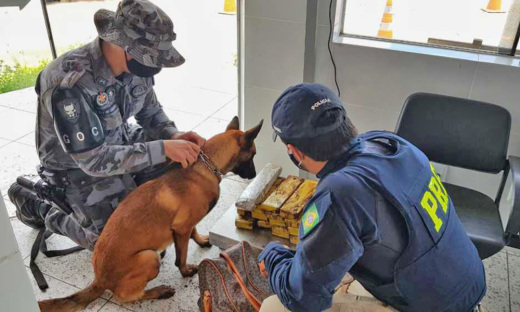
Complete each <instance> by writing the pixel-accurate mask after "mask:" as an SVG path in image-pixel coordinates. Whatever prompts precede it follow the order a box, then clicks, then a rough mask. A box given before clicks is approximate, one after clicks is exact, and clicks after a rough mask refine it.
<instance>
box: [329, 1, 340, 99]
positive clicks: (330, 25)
mask: <svg viewBox="0 0 520 312" xmlns="http://www.w3.org/2000/svg"><path fill="white" fill-rule="evenodd" d="M333 1H334V0H330V4H329V41H328V43H327V47H328V49H329V55H330V60H331V62H332V66H333V67H334V82H335V83H336V88H337V89H338V97H340V96H341V90H340V88H339V84H338V72H337V68H336V62H335V61H334V56H333V55H332V48H331V44H332V34H333V32H334V27H333V25H332V2H333Z"/></svg>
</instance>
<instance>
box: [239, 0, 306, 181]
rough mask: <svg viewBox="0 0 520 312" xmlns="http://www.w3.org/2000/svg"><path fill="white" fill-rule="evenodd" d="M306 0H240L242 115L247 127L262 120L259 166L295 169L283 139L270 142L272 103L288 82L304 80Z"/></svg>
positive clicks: (257, 159)
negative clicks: (271, 164)
mask: <svg viewBox="0 0 520 312" xmlns="http://www.w3.org/2000/svg"><path fill="white" fill-rule="evenodd" d="M306 7H307V6H306V1H305V0H282V1H280V0H245V1H244V0H242V1H241V12H242V17H241V18H242V19H243V29H242V32H243V44H242V48H241V54H242V57H243V64H241V65H242V68H243V78H244V80H243V86H242V87H243V90H242V92H243V93H242V106H243V109H242V110H241V111H242V112H243V116H242V118H243V119H244V124H245V127H246V128H249V127H252V126H254V125H256V124H257V123H258V121H259V120H260V119H262V118H263V119H264V126H263V129H262V131H261V132H260V135H259V136H258V138H257V139H256V145H257V151H258V152H257V156H256V158H255V163H256V166H257V168H258V169H260V168H262V167H263V166H264V165H265V163H267V162H275V163H278V164H281V165H283V168H284V169H283V170H284V171H283V174H284V175H287V174H298V170H297V168H296V167H294V165H293V164H292V163H291V162H290V160H289V157H287V153H286V149H285V147H284V146H283V144H282V143H280V142H279V141H277V142H276V143H273V142H272V138H271V136H272V127H271V107H272V105H273V103H274V102H275V100H276V99H277V98H278V96H279V95H280V94H281V93H282V91H283V90H285V88H287V87H288V86H290V85H293V84H297V83H300V82H302V79H303V57H304V51H305V20H306V19H305V17H306Z"/></svg>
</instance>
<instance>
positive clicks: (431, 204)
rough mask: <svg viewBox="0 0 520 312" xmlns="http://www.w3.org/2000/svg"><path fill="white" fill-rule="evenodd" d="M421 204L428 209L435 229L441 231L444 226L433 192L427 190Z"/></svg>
mask: <svg viewBox="0 0 520 312" xmlns="http://www.w3.org/2000/svg"><path fill="white" fill-rule="evenodd" d="M421 206H422V207H423V208H424V210H426V212H427V213H428V215H429V216H430V218H431V219H432V221H433V225H434V226H435V231H437V232H439V230H440V229H441V227H442V220H441V219H440V218H439V217H438V216H437V207H438V205H437V201H436V200H435V198H434V197H433V195H432V193H430V192H428V191H426V192H424V195H423V197H422V199H421Z"/></svg>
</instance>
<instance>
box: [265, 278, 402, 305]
mask: <svg viewBox="0 0 520 312" xmlns="http://www.w3.org/2000/svg"><path fill="white" fill-rule="evenodd" d="M327 311H328V312H392V311H395V310H393V309H391V308H390V307H388V306H386V305H385V304H384V303H382V302H381V301H379V300H377V299H376V298H374V297H373V296H372V295H371V294H370V293H369V292H368V291H366V290H365V289H364V288H363V286H361V284H359V282H357V281H354V279H353V278H352V277H351V276H350V275H347V276H345V278H343V281H342V282H341V284H340V286H339V287H338V288H337V289H336V293H335V294H334V297H333V298H332V307H331V308H330V309H329V310H327ZM260 312H290V311H289V310H287V309H286V308H285V307H284V306H283V304H282V303H281V302H280V300H279V299H278V297H277V296H276V295H274V296H271V297H269V298H267V299H265V300H264V302H263V304H262V308H261V309H260Z"/></svg>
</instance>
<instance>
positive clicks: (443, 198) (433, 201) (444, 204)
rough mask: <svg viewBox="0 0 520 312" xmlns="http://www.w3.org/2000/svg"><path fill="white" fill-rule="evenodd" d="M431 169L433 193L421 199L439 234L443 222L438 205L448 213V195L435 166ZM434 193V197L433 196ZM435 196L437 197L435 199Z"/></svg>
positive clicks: (425, 193)
mask: <svg viewBox="0 0 520 312" xmlns="http://www.w3.org/2000/svg"><path fill="white" fill-rule="evenodd" d="M430 169H431V171H432V175H433V176H432V177H431V178H430V183H429V184H428V188H429V189H430V191H431V192H429V191H426V192H424V195H423V197H422V199H421V206H422V207H423V208H424V210H426V212H427V213H428V216H430V218H431V219H432V221H433V225H434V226H435V231H437V232H439V231H440V229H441V227H442V220H441V219H440V218H439V216H437V208H438V204H437V202H438V203H439V204H440V205H441V208H442V211H443V212H444V213H447V212H448V200H449V199H448V193H447V192H446V189H445V188H444V185H442V182H441V179H440V177H439V176H438V175H437V174H436V173H435V169H434V168H433V165H432V164H431V163H430ZM432 193H433V195H432ZM434 195H435V197H434Z"/></svg>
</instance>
